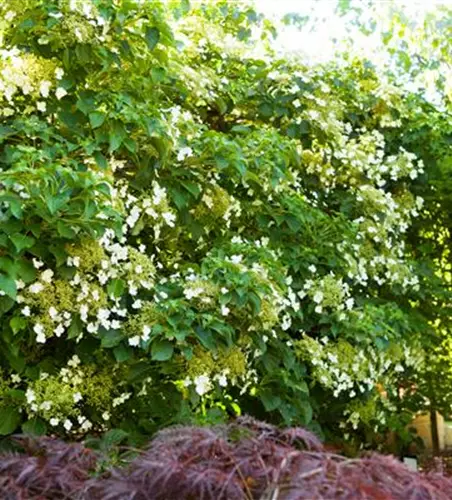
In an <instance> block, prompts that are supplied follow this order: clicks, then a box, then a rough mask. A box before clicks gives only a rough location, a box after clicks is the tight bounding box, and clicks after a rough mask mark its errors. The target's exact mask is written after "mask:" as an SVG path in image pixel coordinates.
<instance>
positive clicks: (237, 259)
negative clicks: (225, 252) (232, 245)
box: [231, 255, 243, 264]
mask: <svg viewBox="0 0 452 500" xmlns="http://www.w3.org/2000/svg"><path fill="white" fill-rule="evenodd" d="M242 259H243V256H242V255H233V256H232V257H231V262H232V263H233V264H240V262H242Z"/></svg>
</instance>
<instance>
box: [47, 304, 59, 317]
mask: <svg viewBox="0 0 452 500" xmlns="http://www.w3.org/2000/svg"><path fill="white" fill-rule="evenodd" d="M49 316H50V317H51V318H52V319H55V318H56V317H57V316H58V311H57V310H56V308H55V307H54V306H50V307H49Z"/></svg>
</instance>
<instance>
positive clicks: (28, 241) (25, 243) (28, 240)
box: [10, 233, 35, 252]
mask: <svg viewBox="0 0 452 500" xmlns="http://www.w3.org/2000/svg"><path fill="white" fill-rule="evenodd" d="M10 238H11V241H12V242H13V244H14V246H15V247H16V250H17V251H18V252H21V251H22V250H25V249H26V248H31V247H32V246H33V245H34V244H35V239H34V238H32V237H31V236H27V235H26V234H21V233H15V234H12V235H11V236H10Z"/></svg>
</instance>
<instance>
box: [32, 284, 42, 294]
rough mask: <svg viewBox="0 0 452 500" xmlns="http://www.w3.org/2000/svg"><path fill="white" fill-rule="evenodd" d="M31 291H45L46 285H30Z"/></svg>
mask: <svg viewBox="0 0 452 500" xmlns="http://www.w3.org/2000/svg"><path fill="white" fill-rule="evenodd" d="M29 290H30V292H31V293H39V292H42V290H44V285H43V284H42V283H33V285H30V287H29Z"/></svg>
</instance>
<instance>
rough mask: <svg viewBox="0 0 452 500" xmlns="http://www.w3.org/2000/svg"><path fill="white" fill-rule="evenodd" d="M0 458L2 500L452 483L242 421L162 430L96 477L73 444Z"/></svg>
mask: <svg viewBox="0 0 452 500" xmlns="http://www.w3.org/2000/svg"><path fill="white" fill-rule="evenodd" d="M20 441H21V444H22V446H23V448H24V451H23V452H21V453H16V454H5V455H3V456H0V498H2V499H3V498H4V499H7V500H22V499H23V500H25V499H36V500H37V499H54V498H57V499H58V498H73V499H90V500H91V499H92V500H151V499H152V500H173V499H177V500H203V499H204V500H210V499H212V500H221V499H228V500H229V499H231V500H242V499H244V500H249V499H259V500H303V499H306V500H307V499H309V500H316V499H318V500H323V499H343V500H355V499H356V500H361V499H362V500H366V499H369V500H370V499H375V500H433V499H434V500H446V499H450V498H452V480H450V479H448V478H446V477H445V476H441V475H439V474H433V473H429V474H419V473H416V472H413V471H411V470H409V469H408V468H407V467H406V466H405V465H403V464H402V463H401V462H399V461H398V460H396V459H395V458H393V457H389V456H382V455H378V454H371V455H367V456H364V457H362V458H359V459H349V458H345V457H342V456H340V455H337V454H334V453H330V452H328V451H326V450H325V449H324V448H323V447H322V445H321V443H320V441H319V440H318V439H317V438H316V437H315V436H314V435H313V434H311V433H310V432H308V431H306V430H304V429H299V428H294V429H282V430H281V429H278V428H276V427H273V426H271V425H269V424H265V423H262V422H259V421H256V420H254V419H251V418H249V417H243V418H240V419H238V420H236V421H235V422H232V423H231V424H229V425H222V426H217V427H210V428H208V427H177V426H176V427H170V428H167V429H165V430H162V431H160V432H159V433H158V434H157V435H156V436H155V438H154V439H153V440H152V441H151V442H150V444H149V445H148V447H147V448H145V449H144V450H143V451H142V453H141V454H140V455H139V456H138V458H135V459H134V460H133V461H132V462H130V463H129V464H128V466H126V467H121V468H119V467H117V468H112V469H110V470H108V471H107V472H105V473H103V474H102V475H101V476H98V477H94V475H93V472H94V471H95V470H96V463H97V460H96V456H95V454H94V452H92V451H90V450H88V449H87V448H84V447H83V446H82V445H80V444H66V443H64V442H62V441H59V440H56V439H51V438H41V439H37V440H32V439H30V438H21V439H20Z"/></svg>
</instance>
